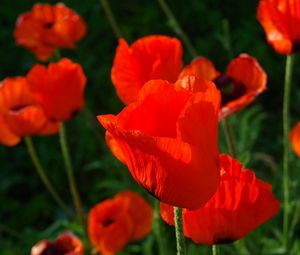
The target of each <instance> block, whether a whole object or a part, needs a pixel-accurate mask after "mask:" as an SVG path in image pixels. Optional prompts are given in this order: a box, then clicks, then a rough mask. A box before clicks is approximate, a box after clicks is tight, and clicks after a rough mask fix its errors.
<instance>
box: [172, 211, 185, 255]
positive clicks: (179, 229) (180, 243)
mask: <svg viewBox="0 0 300 255" xmlns="http://www.w3.org/2000/svg"><path fill="white" fill-rule="evenodd" d="M174 221H175V232H176V244H177V255H185V254H186V248H185V239H184V234H183V223H182V209H181V208H179V207H174Z"/></svg>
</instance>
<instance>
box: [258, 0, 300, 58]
mask: <svg viewBox="0 0 300 255" xmlns="http://www.w3.org/2000/svg"><path fill="white" fill-rule="evenodd" d="M257 19H258V21H259V22H260V23H261V25H262V26H263V28H264V30H265V32H266V37H267V41H268V42H269V44H271V45H272V47H273V48H274V49H275V51H277V52H278V53H279V54H285V55H288V54H292V53H294V52H299V51H300V32H299V27H300V1H299V0H260V1H259V5H258V10H257Z"/></svg>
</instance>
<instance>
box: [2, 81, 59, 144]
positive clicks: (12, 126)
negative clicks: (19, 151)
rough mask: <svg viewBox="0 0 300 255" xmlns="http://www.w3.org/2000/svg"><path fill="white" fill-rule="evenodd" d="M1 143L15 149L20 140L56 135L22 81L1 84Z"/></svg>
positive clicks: (56, 129) (54, 123)
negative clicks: (36, 136) (35, 136)
mask: <svg viewBox="0 0 300 255" xmlns="http://www.w3.org/2000/svg"><path fill="white" fill-rule="evenodd" d="M0 124H1V129H0V142H1V143H2V144H4V145H7V146H13V145H16V144H17V143H18V142H19V141H20V139H21V138H22V137H23V136H31V135H48V134H54V133H57V132H58V129H59V125H58V123H56V122H51V121H50V120H49V119H48V118H47V117H46V115H45V113H44V111H43V109H42V108H41V107H40V106H39V105H38V104H37V103H36V101H35V100H34V98H33V95H32V94H31V92H30V90H29V86H28V83H27V80H26V78H25V77H16V78H6V79H5V80H3V81H2V82H1V84H0Z"/></svg>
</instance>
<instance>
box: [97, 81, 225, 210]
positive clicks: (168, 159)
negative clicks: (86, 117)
mask: <svg viewBox="0 0 300 255" xmlns="http://www.w3.org/2000/svg"><path fill="white" fill-rule="evenodd" d="M188 78H189V79H188ZM186 86H194V87H197V88H198V91H199V92H197V93H192V92H190V91H188V90H186V89H183V88H182V87H186ZM219 104H220V93H219V91H218V90H217V89H216V87H215V86H214V84H213V83H212V82H205V81H203V80H202V79H200V78H196V77H187V78H186V79H184V80H182V81H178V82H177V84H176V85H174V84H170V83H168V82H167V81H164V80H152V81H149V82H148V83H146V84H145V85H144V86H143V88H142V89H141V91H140V93H139V98H138V99H137V101H135V102H134V103H132V104H130V105H128V106H127V107H125V108H124V109H123V111H121V112H120V113H119V114H118V115H111V114H109V115H100V116H98V119H99V121H100V123H101V124H102V125H103V127H104V128H105V129H106V131H107V132H106V136H107V141H108V146H110V147H111V150H112V152H113V153H114V154H115V155H116V156H117V158H119V159H120V160H121V161H123V162H124V163H125V164H126V165H127V166H128V168H129V170H130V172H131V174H132V176H133V178H134V179H135V180H136V181H137V182H138V183H139V184H140V185H142V186H143V187H144V188H145V189H147V190H148V191H149V192H150V193H151V194H153V195H154V196H155V197H157V198H158V199H159V200H161V201H163V202H166V203H169V204H172V205H174V206H179V207H184V208H190V209H196V208H198V207H199V206H201V205H202V204H203V203H205V202H206V201H207V200H208V199H209V198H210V197H211V196H212V195H213V193H214V192H215V190H216V188H217V186H218V183H219V171H218V115H219Z"/></svg>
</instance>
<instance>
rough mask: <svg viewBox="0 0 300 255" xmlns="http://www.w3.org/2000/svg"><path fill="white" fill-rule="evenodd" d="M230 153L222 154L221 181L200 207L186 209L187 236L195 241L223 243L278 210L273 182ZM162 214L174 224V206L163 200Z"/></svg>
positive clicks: (257, 224)
mask: <svg viewBox="0 0 300 255" xmlns="http://www.w3.org/2000/svg"><path fill="white" fill-rule="evenodd" d="M242 167H243V166H242V164H241V163H239V162H238V161H237V160H235V159H234V158H231V157H230V156H228V155H225V154H221V155H220V172H221V182H220V185H219V188H218V189H217V192H216V193H215V194H214V196H213V197H212V198H211V199H210V200H209V201H208V202H207V203H206V204H205V205H204V206H203V207H201V208H199V209H197V210H194V211H191V210H187V209H183V224H184V234H185V236H187V237H189V238H191V239H192V240H193V241H194V242H195V243H205V244H209V245H211V244H220V243H229V242H233V241H235V240H238V239H240V238H242V237H243V236H245V235H246V234H248V233H249V232H251V231H252V230H254V229H255V228H257V227H258V226H259V225H261V224H262V223H264V222H265V221H267V220H268V219H269V218H271V217H273V216H274V215H275V214H276V213H277V212H278V210H279V201H278V200H276V198H275V197H274V195H273V193H272V191H271V185H269V184H268V183H266V182H264V181H262V180H260V179H258V178H256V176H255V174H254V172H253V171H251V170H249V169H242ZM161 216H162V218H163V219H164V220H165V221H166V222H167V223H168V224H170V225H173V226H174V213H173V207H172V206H170V205H167V204H163V203H161Z"/></svg>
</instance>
